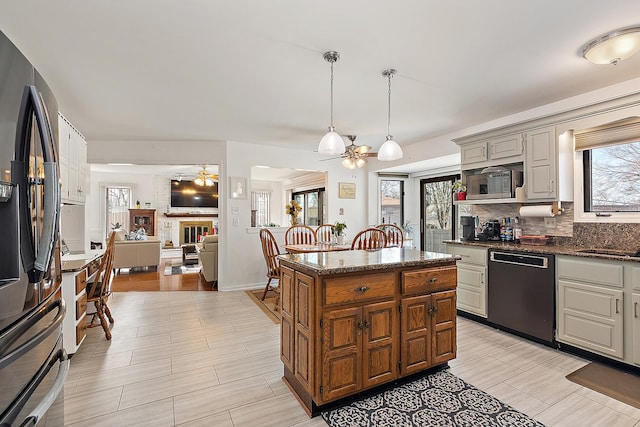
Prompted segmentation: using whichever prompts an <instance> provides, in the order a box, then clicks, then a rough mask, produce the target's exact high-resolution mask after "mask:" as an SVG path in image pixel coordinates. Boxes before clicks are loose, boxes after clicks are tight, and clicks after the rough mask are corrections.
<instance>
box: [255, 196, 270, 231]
mask: <svg viewBox="0 0 640 427" xmlns="http://www.w3.org/2000/svg"><path fill="white" fill-rule="evenodd" d="M270 211H271V193H269V192H266V191H252V192H251V216H252V217H253V215H254V212H255V222H254V220H253V218H251V226H252V227H262V226H267V225H269V224H270V223H271V215H270Z"/></svg>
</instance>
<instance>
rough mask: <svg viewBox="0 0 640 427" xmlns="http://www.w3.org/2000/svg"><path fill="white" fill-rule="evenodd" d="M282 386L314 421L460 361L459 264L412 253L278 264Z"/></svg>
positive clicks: (297, 258) (318, 256)
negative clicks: (346, 401) (337, 405)
mask: <svg viewBox="0 0 640 427" xmlns="http://www.w3.org/2000/svg"><path fill="white" fill-rule="evenodd" d="M279 260H280V267H281V275H280V289H281V315H282V316H281V327H280V358H281V360H282V362H283V364H284V381H285V382H286V383H287V385H288V386H289V387H290V388H291V390H292V391H293V392H294V394H295V395H296V397H297V398H298V400H299V401H300V402H301V404H302V405H303V407H304V409H305V410H306V411H307V413H308V414H309V415H312V416H313V415H316V414H317V412H318V410H319V409H321V407H322V406H323V405H326V404H328V403H331V402H335V401H336V400H339V399H342V398H347V397H350V396H353V395H355V394H357V393H359V392H361V391H363V390H367V389H371V388H373V387H377V386H381V385H383V384H387V383H390V382H392V381H396V380H398V379H400V378H402V377H406V376H409V375H412V374H415V373H418V372H421V371H424V370H427V369H430V368H432V367H434V366H437V365H442V364H445V363H446V362H447V361H448V360H451V359H454V358H455V357H456V282H457V273H456V257H455V256H452V255H448V254H439V253H433V252H421V251H417V250H414V249H405V248H385V249H381V250H376V251H343V252H318V253H306V254H288V255H281V256H280V257H279Z"/></svg>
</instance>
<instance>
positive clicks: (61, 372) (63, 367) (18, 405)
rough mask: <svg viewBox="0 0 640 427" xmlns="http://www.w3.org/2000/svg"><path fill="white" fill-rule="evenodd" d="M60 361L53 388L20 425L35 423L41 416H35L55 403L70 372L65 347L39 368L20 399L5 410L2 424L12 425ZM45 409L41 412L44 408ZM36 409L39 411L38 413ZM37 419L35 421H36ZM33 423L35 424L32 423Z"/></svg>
mask: <svg viewBox="0 0 640 427" xmlns="http://www.w3.org/2000/svg"><path fill="white" fill-rule="evenodd" d="M58 361H60V362H61V363H60V368H59V369H58V374H57V375H56V379H55V380H54V382H53V384H52V386H51V389H50V390H49V392H48V393H47V395H46V396H45V397H44V398H43V399H42V401H41V402H40V403H39V404H38V406H36V407H35V408H34V410H33V412H32V413H31V414H30V415H29V416H28V417H27V418H26V419H25V420H24V421H23V422H22V424H20V426H27V425H35V423H37V422H38V419H39V418H36V419H35V420H34V417H35V416H38V417H41V416H42V414H44V412H46V410H48V409H49V407H50V406H51V405H52V404H53V402H54V401H55V399H56V397H57V395H58V394H59V393H60V391H61V390H62V387H63V386H64V380H65V379H66V377H67V374H68V373H69V362H70V361H69V357H68V356H67V352H66V351H65V350H64V349H60V350H58V351H55V352H53V354H52V355H51V357H50V358H49V360H48V361H47V362H46V363H45V364H44V365H42V366H41V367H40V369H38V372H37V373H36V375H35V376H34V377H33V380H32V381H31V382H30V383H29V384H28V385H27V386H26V387H25V389H24V390H23V393H22V394H21V395H20V397H19V398H18V399H16V400H15V401H14V402H13V403H12V404H11V406H10V407H9V408H8V409H7V410H6V411H5V412H4V414H5V415H4V417H3V418H2V419H0V425H2V426H5V425H6V426H11V425H13V422H14V421H15V419H16V417H17V416H18V414H19V413H20V410H21V409H22V408H23V407H24V405H25V403H27V401H28V400H29V398H31V395H32V394H33V392H34V391H35V390H36V389H37V388H38V386H39V385H40V383H41V382H42V381H43V380H44V378H45V377H46V376H47V374H48V373H49V371H50V370H51V368H52V367H53V366H54V365H55V364H56V363H58ZM43 409H44V410H45V411H44V412H42V413H41V411H42V410H43ZM36 411H38V412H37V413H36ZM34 421H35V422H34ZM32 423H33V424H32Z"/></svg>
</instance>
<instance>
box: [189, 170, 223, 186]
mask: <svg viewBox="0 0 640 427" xmlns="http://www.w3.org/2000/svg"><path fill="white" fill-rule="evenodd" d="M218 178H219V176H218V174H217V173H209V172H208V171H207V167H206V166H202V170H201V171H200V172H198V175H196V177H195V178H194V180H193V182H194V184H196V185H201V186H206V187H211V186H212V185H213V184H214V183H215V182H217V181H218Z"/></svg>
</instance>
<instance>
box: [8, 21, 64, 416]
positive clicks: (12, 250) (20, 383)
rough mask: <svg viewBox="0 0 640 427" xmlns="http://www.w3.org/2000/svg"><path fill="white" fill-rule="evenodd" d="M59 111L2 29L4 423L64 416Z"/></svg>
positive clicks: (47, 90)
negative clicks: (58, 162)
mask: <svg viewBox="0 0 640 427" xmlns="http://www.w3.org/2000/svg"><path fill="white" fill-rule="evenodd" d="M49 115H51V117H49ZM57 115H58V108H57V103H56V100H55V97H54V96H53V94H52V93H51V91H50V89H49V87H48V86H47V84H46V83H45V81H44V79H42V77H41V76H40V75H39V74H38V72H37V71H36V70H35V69H34V67H33V66H32V65H31V64H30V63H29V61H27V59H26V58H25V57H24V56H23V55H22V54H21V53H20V51H19V50H18V49H17V48H16V47H15V46H14V45H13V43H12V42H11V41H10V40H9V39H8V38H7V37H6V36H5V35H4V34H2V33H1V32H0V426H1V427H5V426H23V425H24V426H28V425H36V424H37V425H38V426H62V425H63V424H64V410H63V386H64V380H65V378H66V375H67V373H68V370H69V361H68V360H67V354H66V353H65V351H64V349H63V348H62V319H63V318H64V314H65V304H64V301H63V299H62V293H61V288H60V287H61V282H62V281H61V271H60V250H59V237H58V236H59V230H58V225H59V212H60V182H59V179H58V164H57V161H56V159H57V149H58V143H57V135H58V129H57V124H58V120H57ZM50 119H51V120H50Z"/></svg>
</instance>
